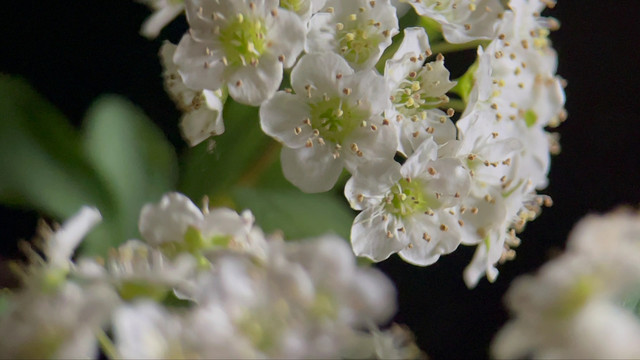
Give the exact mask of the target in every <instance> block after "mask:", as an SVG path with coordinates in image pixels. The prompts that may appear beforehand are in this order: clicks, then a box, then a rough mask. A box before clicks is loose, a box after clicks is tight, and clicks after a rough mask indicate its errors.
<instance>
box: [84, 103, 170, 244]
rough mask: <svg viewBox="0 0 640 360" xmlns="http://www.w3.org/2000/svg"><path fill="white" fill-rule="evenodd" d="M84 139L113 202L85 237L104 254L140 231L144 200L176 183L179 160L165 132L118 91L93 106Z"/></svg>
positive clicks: (89, 113) (157, 197)
mask: <svg viewBox="0 0 640 360" xmlns="http://www.w3.org/2000/svg"><path fill="white" fill-rule="evenodd" d="M83 145H84V149H85V151H86V154H87V156H88V158H89V159H90V160H91V162H92V164H93V166H94V168H95V169H96V171H97V173H98V174H99V176H100V177H101V179H102V180H103V181H104V183H105V187H106V191H107V193H108V195H109V197H110V198H111V199H113V205H114V206H113V209H112V211H109V212H103V217H104V218H105V221H104V224H103V225H102V228H103V229H99V230H98V232H97V233H96V234H95V235H94V236H92V237H90V238H89V239H87V241H85V243H84V248H83V250H84V251H85V252H87V253H90V254H104V253H105V251H106V250H107V249H108V248H109V247H110V246H117V245H118V244H120V243H121V242H124V241H126V240H127V239H130V238H133V237H137V236H138V230H137V222H138V215H139V213H140V209H141V207H142V205H144V204H145V203H147V202H155V201H157V200H158V199H159V198H160V197H161V196H162V194H163V193H164V192H166V191H168V190H170V189H172V188H173V185H174V183H175V178H176V170H177V160H176V156H175V153H174V150H173V147H172V146H171V144H170V143H169V142H168V141H167V140H166V139H165V138H164V135H163V134H162V132H161V131H160V130H159V129H158V128H156V127H155V125H154V124H153V123H152V122H151V121H150V120H149V119H148V118H147V117H146V116H145V115H144V114H143V113H142V112H141V111H140V110H139V109H137V108H136V107H135V106H134V105H133V104H131V103H129V102H128V101H126V100H124V99H121V98H119V97H116V96H104V97H101V98H99V99H98V100H97V101H96V102H94V104H93V105H92V106H91V108H90V109H89V111H88V112H87V117H86V122H85V138H84V141H83ZM105 229H108V230H109V231H105ZM101 230H102V231H101Z"/></svg>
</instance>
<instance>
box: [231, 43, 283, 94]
mask: <svg viewBox="0 0 640 360" xmlns="http://www.w3.org/2000/svg"><path fill="white" fill-rule="evenodd" d="M281 81H282V64H281V63H280V62H279V61H278V59H277V58H275V57H273V56H270V55H267V54H265V55H263V56H262V57H261V58H260V62H259V63H258V65H257V66H255V67H254V66H252V65H247V66H241V67H238V68H237V69H235V71H234V72H233V74H231V76H230V77H229V80H228V82H227V84H228V86H229V95H230V96H231V97H232V98H233V99H234V100H235V101H237V102H239V103H242V104H246V105H252V106H258V105H260V104H262V103H263V102H264V101H266V100H267V99H269V98H271V97H272V96H273V94H275V92H276V90H278V87H279V86H280V82H281Z"/></svg>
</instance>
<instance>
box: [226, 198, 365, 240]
mask: <svg viewBox="0 0 640 360" xmlns="http://www.w3.org/2000/svg"><path fill="white" fill-rule="evenodd" d="M231 196H232V198H233V200H234V202H235V204H236V205H237V208H238V209H251V211H252V212H253V214H254V215H255V217H256V223H257V224H258V225H260V227H262V229H263V230H264V231H265V232H267V233H270V232H273V231H277V230H282V232H283V233H284V235H285V237H286V238H287V239H301V238H307V237H312V236H319V235H323V234H326V233H335V234H337V235H340V236H342V237H343V238H345V239H348V238H349V233H350V231H351V224H352V223H353V218H354V215H353V212H352V211H351V210H350V209H349V207H348V205H347V204H346V202H345V201H344V200H343V199H341V198H340V197H338V196H337V195H336V194H333V193H323V194H305V193H303V192H301V191H300V190H298V189H294V188H291V189H252V188H245V187H237V188H235V189H234V190H233V191H232V193H231Z"/></svg>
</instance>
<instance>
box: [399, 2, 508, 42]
mask: <svg viewBox="0 0 640 360" xmlns="http://www.w3.org/2000/svg"><path fill="white" fill-rule="evenodd" d="M410 3H411V5H413V8H414V9H415V10H416V12H417V13H418V15H422V16H426V17H429V18H432V19H433V20H435V21H437V22H438V23H440V24H441V25H442V33H443V35H444V37H445V39H446V40H447V41H448V42H450V43H465V42H469V41H471V40H476V39H492V38H494V37H495V36H496V27H497V25H498V21H499V19H500V16H501V14H502V12H503V8H502V5H501V4H500V1H499V0H444V1H443V0H412V1H410Z"/></svg>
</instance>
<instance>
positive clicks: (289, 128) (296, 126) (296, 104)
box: [260, 91, 313, 149]
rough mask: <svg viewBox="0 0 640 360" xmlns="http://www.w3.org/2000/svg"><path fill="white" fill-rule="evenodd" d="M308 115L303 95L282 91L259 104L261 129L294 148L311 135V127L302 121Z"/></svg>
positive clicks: (303, 143)
mask: <svg viewBox="0 0 640 360" xmlns="http://www.w3.org/2000/svg"><path fill="white" fill-rule="evenodd" d="M309 116H310V115H309V105H308V104H307V103H306V102H304V99H303V97H302V96H300V95H297V94H295V95H294V94H288V93H286V92H284V91H279V92H277V93H276V94H275V95H274V96H273V97H272V98H271V99H269V100H267V101H266V102H265V103H264V104H262V106H260V126H261V127H262V131H264V132H265V133H266V134H267V135H269V136H271V137H274V138H275V139H276V140H278V141H280V142H282V143H284V144H285V145H286V146H288V147H291V148H294V149H295V148H300V147H303V146H304V145H305V143H306V141H307V139H309V138H310V137H311V136H312V135H313V132H312V129H311V127H310V126H308V125H305V124H304V123H303V120H305V119H307V118H309Z"/></svg>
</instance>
